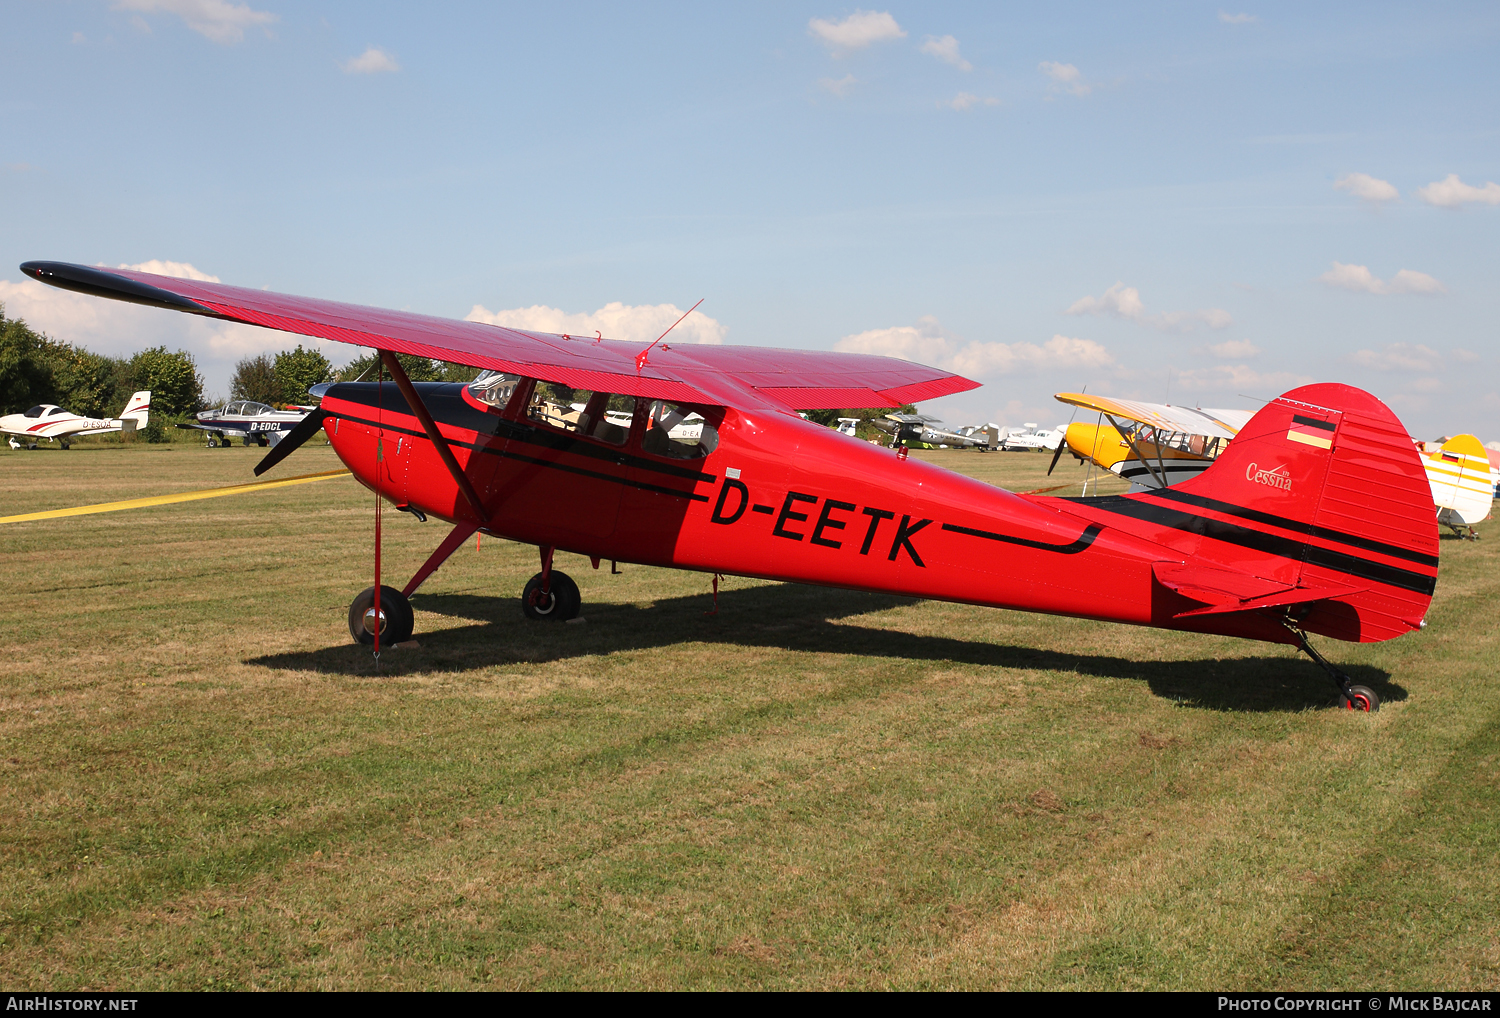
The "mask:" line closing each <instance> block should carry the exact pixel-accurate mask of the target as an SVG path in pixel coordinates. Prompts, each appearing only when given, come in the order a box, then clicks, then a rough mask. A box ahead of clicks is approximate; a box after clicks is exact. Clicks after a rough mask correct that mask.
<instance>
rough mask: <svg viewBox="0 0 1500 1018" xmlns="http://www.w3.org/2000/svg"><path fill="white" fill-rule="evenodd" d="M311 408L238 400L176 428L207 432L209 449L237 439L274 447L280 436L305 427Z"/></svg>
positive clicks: (226, 444)
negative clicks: (285, 406)
mask: <svg viewBox="0 0 1500 1018" xmlns="http://www.w3.org/2000/svg"><path fill="white" fill-rule="evenodd" d="M312 409H313V408H312V407H289V408H288V409H286V410H277V409H276V408H275V407H271V406H267V405H266V404H264V403H257V402H255V401H254V400H248V399H237V400H235V401H234V402H233V403H230V404H228V405H227V406H224V407H221V408H219V409H218V410H205V411H203V412H202V413H200V414H199V415H198V419H197V420H196V421H192V422H186V423H183V424H179V425H177V426H178V427H179V428H196V429H198V430H199V431H206V432H208V446H209V448H210V449H212V448H213V447H214V446H216V445H222V446H224V447H226V448H227V447H228V446H229V443H230V442H232V441H233V440H234V439H235V437H236V436H238V437H240V438H243V439H244V442H245V444H246V445H252V444H254V445H275V444H276V443H277V442H279V441H281V436H282V435H284V434H286V433H287V432H289V431H291V430H292V429H293V428H295V427H296V426H297V425H298V424H300V423H302V419H303V418H304V417H306V416H307V415H308V412H309V411H311V410H312Z"/></svg>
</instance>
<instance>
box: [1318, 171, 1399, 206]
mask: <svg viewBox="0 0 1500 1018" xmlns="http://www.w3.org/2000/svg"><path fill="white" fill-rule="evenodd" d="M1333 186H1334V187H1336V188H1338V189H1339V190H1340V191H1348V192H1349V193H1350V194H1352V195H1354V197H1356V198H1363V199H1364V200H1365V201H1367V202H1371V203H1373V204H1377V205H1378V204H1379V203H1380V202H1383V201H1395V200H1396V199H1397V198H1399V197H1401V192H1399V191H1397V190H1396V186H1395V185H1394V184H1392V183H1391V182H1390V181H1388V180H1381V179H1380V178H1379V177H1372V176H1370V175H1369V174H1368V173H1346V174H1345V175H1344V176H1342V177H1340V178H1339V179H1338V180H1336V181H1334V182H1333Z"/></svg>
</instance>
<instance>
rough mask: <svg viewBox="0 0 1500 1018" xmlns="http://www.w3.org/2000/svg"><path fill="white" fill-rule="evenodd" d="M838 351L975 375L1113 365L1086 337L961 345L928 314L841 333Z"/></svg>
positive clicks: (1105, 351)
mask: <svg viewBox="0 0 1500 1018" xmlns="http://www.w3.org/2000/svg"><path fill="white" fill-rule="evenodd" d="M833 348H834V349H835V350H837V351H839V352H840V353H868V354H878V355H880V356H884V357H900V358H901V359H902V360H908V361H918V362H920V363H923V364H932V365H935V366H937V367H942V368H946V369H948V370H949V371H956V372H958V373H959V374H961V375H967V376H969V377H971V378H979V377H984V376H987V375H990V376H993V375H1011V374H1017V373H1021V372H1029V371H1043V370H1050V369H1057V368H1060V369H1065V370H1078V369H1090V368H1093V369H1097V368H1104V367H1110V366H1112V365H1113V364H1114V363H1115V359H1114V357H1112V356H1110V353H1109V351H1108V350H1106V349H1105V348H1104V347H1103V346H1101V345H1100V344H1098V343H1095V342H1094V341H1093V340H1090V339H1075V338H1073V337H1071V336H1063V335H1056V336H1053V337H1052V338H1051V339H1049V340H1047V341H1046V342H1045V343H1042V344H1040V345H1038V344H1036V343H980V342H971V343H965V342H963V341H962V340H960V339H958V338H957V337H955V336H952V335H950V334H949V333H948V332H947V331H945V330H944V329H943V328H942V326H941V325H939V324H938V321H937V319H936V318H933V317H932V316H931V315H928V316H925V317H923V318H921V319H919V320H918V322H917V324H916V325H914V326H913V325H899V326H895V327H894V328H889V329H871V330H869V331H868V332H860V333H855V334H854V335H851V336H845V337H844V338H843V339H840V340H839V341H838V342H837V343H835V344H834V345H833Z"/></svg>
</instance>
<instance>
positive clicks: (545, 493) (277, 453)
mask: <svg viewBox="0 0 1500 1018" xmlns="http://www.w3.org/2000/svg"><path fill="white" fill-rule="evenodd" d="M21 268H22V271H23V272H25V273H26V274H27V275H28V276H31V277H32V278H34V279H38V280H40V281H42V282H45V283H49V284H51V285H54V286H61V287H65V288H67V289H71V290H77V291H81V292H84V293H89V294H94V295H97V296H104V297H111V298H115V299H120V300H127V301H131V302H134V303H138V304H145V305H149V306H153V307H158V308H165V309H170V310H176V311H186V312H188V313H191V314H197V315H206V316H209V317H213V318H217V319H220V320H223V321H230V322H247V323H254V324H257V325H261V326H265V327H269V328H276V329H281V330H283V331H287V332H293V333H296V334H298V335H307V336H316V337H321V338H326V339H334V340H338V341H340V342H345V343H353V344H357V345H360V346H367V347H373V348H374V349H376V350H377V351H379V359H380V362H381V363H382V364H383V365H384V370H385V371H388V372H389V373H390V375H391V377H392V383H391V384H384V383H383V382H381V381H376V382H356V383H339V384H336V385H333V386H331V387H330V388H329V389H328V390H327V392H326V393H325V394H324V396H323V399H322V403H321V405H320V407H319V408H318V409H317V410H315V411H313V412H312V413H311V414H309V415H308V416H307V418H306V419H305V420H304V421H303V422H302V423H301V424H300V425H298V426H297V428H296V429H294V430H293V431H292V433H291V434H290V435H288V436H287V440H286V441H283V442H281V443H280V444H279V445H278V446H277V447H276V448H275V449H272V450H271V451H270V452H269V453H267V455H266V456H265V458H264V459H263V460H262V461H261V463H260V465H259V466H258V467H256V471H257V473H259V472H263V471H264V470H266V469H269V468H270V467H271V466H273V465H275V464H276V463H278V462H280V461H281V460H282V459H283V458H284V457H286V456H287V455H289V454H290V453H291V452H292V451H293V450H294V449H296V447H297V446H298V445H299V444H300V443H302V442H304V441H306V440H307V439H308V438H310V437H312V436H313V435H315V434H318V433H319V432H321V433H323V434H326V435H327V436H328V438H329V440H330V442H331V443H332V445H333V448H334V451H335V452H336V453H337V454H338V456H339V458H340V459H342V460H343V461H344V463H345V464H346V465H348V467H349V468H350V469H351V471H353V473H354V475H355V476H356V477H357V478H358V479H359V480H360V482H361V483H362V484H364V485H365V486H366V487H368V488H370V489H372V490H373V491H374V492H375V493H376V495H377V503H376V504H377V506H379V504H380V501H379V500H381V499H383V500H387V501H390V502H393V503H395V504H396V506H397V508H402V509H407V510H409V511H411V512H412V513H413V515H418V514H419V513H420V514H421V516H422V517H434V516H435V517H438V518H440V519H444V520H447V521H448V522H450V523H451V524H452V530H451V532H450V533H449V534H448V535H447V537H445V538H444V539H443V541H442V542H441V543H440V544H439V546H438V548H437V549H436V550H435V551H434V552H433V553H432V555H431V556H430V557H429V558H428V559H427V561H426V562H425V563H424V564H423V565H422V566H421V568H419V569H418V570H417V571H416V573H415V574H414V575H413V576H412V578H411V580H410V581H409V582H408V583H407V584H406V586H405V588H404V589H402V590H396V589H393V588H391V587H389V586H386V585H384V584H383V583H382V582H381V558H380V543H379V533H380V530H379V528H378V527H377V528H376V530H375V533H376V544H375V555H374V573H375V583H374V585H373V586H372V587H370V588H369V589H368V590H366V591H364V592H362V593H360V594H359V595H358V596H356V597H355V598H354V601H353V603H352V604H351V605H350V608H349V628H350V634H351V636H352V637H353V638H354V639H356V640H358V641H359V642H361V643H367V644H372V645H373V646H374V648H375V649H376V651H377V652H378V651H379V648H380V647H381V646H382V644H388V643H394V642H398V641H400V640H404V639H405V638H406V637H407V636H409V635H410V633H411V631H412V626H413V615H412V609H411V604H410V601H409V598H410V596H411V594H412V593H413V592H414V591H415V590H416V589H417V588H418V587H420V586H421V584H422V583H423V582H424V581H425V580H426V579H427V578H428V577H429V576H430V575H431V574H432V573H433V571H434V570H436V569H437V568H438V567H439V566H440V565H441V564H442V563H443V562H444V561H445V560H446V559H447V558H448V556H449V555H450V554H452V552H453V551H454V550H455V549H456V548H458V547H459V546H460V545H462V544H463V543H464V542H465V541H466V540H467V539H468V538H469V537H471V536H473V535H474V533H475V532H476V531H482V532H484V533H491V534H497V535H500V536H502V537H506V538H509V539H511V540H515V541H520V542H524V543H528V544H535V545H537V546H538V549H539V553H540V561H541V571H540V572H538V573H537V574H536V575H535V576H533V577H532V578H531V580H530V581H528V582H527V584H526V586H525V589H524V590H523V592H522V597H521V601H522V608H523V610H524V612H525V614H526V615H527V616H528V617H529V618H533V619H566V618H571V617H575V616H576V615H577V613H578V610H579V602H580V598H579V594H578V588H577V585H576V584H575V583H573V581H572V580H571V579H569V578H568V577H567V576H566V575H564V574H563V573H562V572H560V571H559V570H557V569H555V568H554V567H553V557H554V552H555V551H556V550H557V549H564V550H567V551H571V552H575V553H578V554H581V555H584V556H588V557H589V558H591V559H592V560H593V562H594V564H595V566H596V567H597V565H598V563H599V562H600V561H601V560H606V559H612V560H617V561H626V562H638V563H646V564H651V565H660V566H670V567H676V568H683V569H694V570H699V571H702V572H705V573H715V574H718V573H734V574H738V575H745V576H756V577H762V578H766V579H773V580H781V581H793V582H800V583H818V584H826V585H829V586H837V587H845V588H850V589H857V590H869V591H878V592H886V593H899V594H905V595H911V596H915V597H923V598H935V599H939V600H947V601H958V602H965V603H971V604H979V605H988V606H993V607H1000V608H1013V609H1021V610H1026V611H1037V612H1046V613H1051V614H1056V615H1071V616H1077V617H1084V618H1093V619H1101V620H1107V621H1113V622H1123V623H1130V624H1135V625H1143V626H1156V627H1160V628H1165V629H1174V630H1186V631H1190V632H1202V633H1216V634H1220V635H1226V636H1238V637H1245V638H1248V639H1253V640H1262V641H1266V642H1270V643H1282V644H1290V645H1293V646H1296V647H1298V648H1299V649H1301V650H1302V651H1304V652H1305V653H1307V654H1308V656H1309V657H1311V658H1312V659H1313V660H1314V661H1315V662H1317V663H1318V664H1319V665H1320V666H1321V667H1322V668H1324V669H1325V670H1326V671H1327V672H1328V674H1329V675H1330V676H1331V677H1332V679H1333V681H1334V682H1335V684H1336V685H1337V686H1338V689H1339V695H1340V702H1341V703H1342V704H1343V705H1345V706H1347V707H1350V708H1353V709H1361V710H1367V711H1368V710H1375V709H1376V708H1378V706H1379V698H1378V696H1377V695H1376V694H1375V693H1374V691H1373V690H1370V689H1368V688H1366V687H1364V686H1359V685H1355V684H1354V683H1353V681H1352V680H1351V679H1350V678H1349V676H1347V675H1346V674H1344V673H1343V672H1342V671H1340V670H1339V669H1338V668H1336V667H1335V666H1334V665H1332V664H1331V663H1329V662H1328V661H1326V660H1325V659H1324V658H1323V657H1322V655H1320V654H1319V653H1318V652H1317V651H1316V650H1315V649H1314V648H1313V647H1312V646H1311V644H1310V643H1309V641H1308V634H1309V633H1320V634H1323V635H1326V636H1329V637H1332V638H1334V639H1340V640H1350V641H1359V642H1371V641H1378V640H1387V639H1391V638H1393V637H1396V636H1400V635H1402V634H1404V633H1408V632H1411V631H1414V630H1416V629H1418V628H1420V627H1421V626H1423V625H1424V624H1425V621H1424V616H1425V615H1426V613H1427V610H1428V606H1429V605H1430V604H1431V601H1432V594H1433V590H1434V589H1435V587H1436V584H1437V573H1438V542H1437V527H1436V525H1435V523H1434V522H1433V513H1432V493H1431V489H1430V488H1429V486H1428V484H1427V478H1426V474H1425V473H1424V471H1423V469H1422V464H1421V462H1420V457H1419V456H1418V454H1417V451H1416V449H1415V448H1414V447H1413V445H1412V443H1411V441H1410V440H1409V439H1408V438H1407V437H1406V429H1405V428H1403V427H1402V426H1401V424H1400V422H1399V421H1398V420H1397V419H1396V417H1395V415H1394V414H1392V413H1391V411H1390V410H1389V409H1388V408H1386V406H1385V405H1384V404H1383V403H1381V402H1380V401H1379V400H1377V399H1376V398H1375V397H1373V396H1371V395H1369V394H1368V393H1366V392H1362V391H1360V390H1359V389H1355V388H1352V387H1350V386H1347V385H1338V384H1321V385H1306V386H1302V387H1300V388H1297V389H1294V390H1292V391H1291V392H1288V393H1286V394H1285V395H1284V396H1282V397H1280V398H1278V399H1275V400H1272V401H1271V402H1270V403H1268V404H1266V405H1265V406H1264V407H1263V408H1262V409H1261V410H1260V411H1259V412H1258V413H1257V414H1256V415H1255V417H1254V418H1253V419H1252V420H1251V421H1250V423H1249V424H1248V425H1247V426H1246V427H1245V428H1244V429H1242V430H1241V432H1240V435H1239V437H1238V438H1237V439H1236V440H1235V441H1234V442H1233V443H1232V444H1231V445H1230V447H1229V448H1228V449H1227V450H1225V451H1224V453H1223V454H1221V455H1220V456H1219V458H1218V460H1217V461H1216V462H1215V464H1214V465H1213V466H1212V467H1211V468H1210V469H1208V470H1206V471H1204V472H1203V473H1202V474H1200V475H1199V476H1197V477H1196V478H1192V479H1190V480H1187V481H1184V482H1182V483H1181V484H1178V485H1177V486H1175V487H1171V488H1161V489H1155V490H1152V491H1150V492H1143V493H1141V494H1137V495H1118V496H1110V497H1104V498H1093V499H1066V498H1051V497H1046V496H1040V495H1032V496H1025V495H1017V494H1014V493H1011V492H1008V491H1005V490H1003V489H1001V488H998V487H996V486H994V485H990V484H985V483H982V482H980V481H976V480H973V479H971V478H968V477H963V476H960V475H958V474H955V473H952V472H950V471H946V470H943V469H941V468H940V467H937V466H934V465H932V464H929V463H924V462H922V461H920V460H916V459H910V458H904V457H901V456H893V455H892V454H891V453H890V452H888V451H886V450H882V449H879V448H876V447H875V446H873V445H870V444H868V443H863V442H847V441H845V440H844V438H843V437H842V436H838V435H834V434H833V433H832V431H831V429H828V428H824V427H820V426H818V425H816V424H812V423H810V422H808V421H804V420H802V419H801V418H800V417H798V416H797V414H796V411H797V410H812V409H831V408H835V407H845V406H849V405H851V404H854V405H864V406H880V405H886V406H891V407H897V406H901V405H903V404H905V403H908V402H914V401H919V400H924V399H931V398H936V397H939V396H944V395H949V394H952V393H955V392H961V391H964V390H967V389H971V388H974V387H975V385H976V383H974V382H972V381H970V380H968V379H966V378H962V377H960V376H957V375H954V374H952V373H950V372H947V371H943V370H939V369H934V368H928V367H923V366H922V365H919V364H913V363H910V362H907V361H902V360H897V359H895V358H885V357H874V356H867V355H859V354H838V353H822V352H813V351H800V350H768V349H760V348H750V347H738V348H736V347H730V346H697V345H691V344H682V345H674V346H672V347H671V348H670V349H668V348H667V347H666V346H663V345H659V344H660V338H658V340H657V342H655V343H652V344H651V345H650V346H648V347H646V348H645V349H641V348H640V345H639V344H629V343H621V342H610V341H604V340H595V339H588V340H583V339H577V340H573V339H568V338H566V337H562V336H552V335H543V334H539V333H532V332H522V331H519V330H515V329H507V328H500V327H495V326H490V325H484V324H480V323H477V322H462V321H450V320H445V319H438V318H431V317H428V316H425V315H416V314H411V313H407V312H399V311H387V310H379V309H373V308H360V307H355V306H352V305H348V304H337V303H333V302H328V301H319V300H313V299H308V298H302V297H288V296H283V295H280V294H275V293H270V292H267V291H263V290H253V289H244V288H240V287H234V286H226V285H223V284H219V283H208V282H202V281H198V280H189V279H179V278H174V277H167V276H158V275H153V274H150V273H145V272H138V271H135V270H131V269H105V268H90V267H87V266H82V265H69V264H64V263H58V262H28V263H26V264H24V265H23V266H22V267H21ZM397 353H407V354H415V355H418V356H422V357H431V358H435V359H443V360H448V361H455V362H458V363H461V364H469V365H473V366H475V367H480V368H485V369H488V371H487V373H486V374H485V375H484V376H482V377H481V378H480V379H478V380H476V381H475V382H473V383H470V384H462V383H421V384H413V383H412V382H411V381H410V380H409V379H408V378H407V376H406V373H405V371H404V370H403V369H402V367H401V364H400V361H399V360H398V359H397V357H396V354H397ZM538 380H546V381H551V382H558V383H561V384H563V385H568V386H572V387H574V388H575V389H581V388H585V387H588V388H589V389H590V395H589V397H588V400H587V401H586V403H585V409H584V411H583V412H582V413H581V414H580V415H579V417H578V418H577V419H576V420H575V421H574V422H573V423H572V425H571V426H558V425H554V424H550V423H547V422H546V421H543V420H538V419H535V418H533V417H532V416H531V415H530V412H529V411H530V408H531V407H532V406H533V405H534V403H533V392H534V390H535V388H536V386H537V384H538ZM611 394H615V395H614V396H612V395H611ZM626 397H631V398H633V404H634V407H633V412H632V417H631V426H630V428H629V429H628V430H627V429H624V428H622V427H619V426H615V425H611V424H609V422H608V421H607V420H602V418H603V416H604V415H603V411H604V409H605V408H606V407H607V406H608V405H609V403H610V401H611V399H616V400H622V399H624V398H626ZM689 413H697V414H698V415H699V416H701V417H702V418H703V422H704V423H703V426H702V428H701V431H700V433H699V438H698V441H697V442H679V441H675V440H672V439H670V438H669V437H668V436H666V435H662V434H659V432H661V431H662V430H663V429H664V427H666V426H667V425H668V422H670V421H671V420H672V419H673V418H674V417H677V416H678V415H681V416H682V417H684V418H685V417H686V416H687V415H688V414H689ZM601 420H602V424H596V423H594V422H596V421H601ZM1271 464H1275V465H1276V467H1277V470H1276V471H1275V472H1274V473H1272V472H1268V471H1266V470H1263V469H1261V468H1262V467H1267V466H1269V465H1271ZM377 519H378V517H377Z"/></svg>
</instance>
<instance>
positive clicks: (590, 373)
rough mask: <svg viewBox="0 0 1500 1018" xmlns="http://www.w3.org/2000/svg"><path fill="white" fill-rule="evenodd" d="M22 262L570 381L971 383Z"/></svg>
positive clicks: (825, 392)
mask: <svg viewBox="0 0 1500 1018" xmlns="http://www.w3.org/2000/svg"><path fill="white" fill-rule="evenodd" d="M21 269H22V271H23V272H25V273H26V274H27V275H29V276H32V277H33V278H35V279H38V280H40V281H42V282H44V283H49V284H51V285H53V286H59V287H63V288H64V289H70V290H78V291H81V292H84V293H90V294H93V295H95V296H100V297H110V298H114V299H116V300H125V301H130V302H132V303H137V304H146V305H150V306H154V307H160V308H167V309H170V310H175V311H186V312H188V313H191V314H198V315H208V316H211V317H215V318H221V319H224V320H226V321H231V322H242V323H245V324H247V325H258V326H261V327H263V328H268V329H277V330H280V331H282V332H290V333H294V334H296V335H299V336H312V337H315V338H318V339H330V340H335V341H337V342H340V343H351V344H353V345H355V346H366V347H373V348H376V349H381V350H391V351H394V352H396V353H404V354H414V355H416V356H419V357H430V358H433V359H436V360H443V361H451V362H453V363H456V364H467V365H471V366H473V367H477V368H490V369H493V370H496V371H507V372H512V373H514V374H518V375H524V376H526V377H528V378H540V379H543V380H545V381H549V382H558V383H561V384H563V385H567V386H570V387H572V388H575V389H587V390H590V391H593V392H616V393H620V394H622V395H627V396H642V397H647V398H653V399H668V400H673V401H677V402H684V403H714V404H721V405H726V406H738V407H741V408H745V407H747V405H750V404H755V403H761V404H762V405H767V406H770V407H774V408H777V409H794V410H821V409H838V408H844V407H897V406H901V405H902V404H903V403H911V402H915V401H917V400H921V399H933V398H935V397H938V396H946V395H949V394H951V393H955V392H963V391H965V390H967V389H972V388H975V387H976V386H977V385H978V384H979V383H978V382H974V381H970V380H969V379H967V378H964V377H962V376H960V375H955V374H953V373H951V372H947V371H942V370H940V369H937V368H930V367H926V366H924V365H921V364H914V363H912V362H909V361H903V360H899V359H897V358H894V357H874V356H869V355H865V354H845V353H826V352H815V351H807V350H775V349H769V348H762V347H743V346H741V347H730V346H698V345H681V346H678V345H674V344H672V343H671V341H670V337H668V341H667V343H666V344H665V345H663V346H658V347H656V348H655V349H653V350H652V351H651V352H650V355H649V359H648V361H647V363H646V364H645V366H644V367H643V368H641V369H637V367H636V364H635V358H636V355H637V354H639V353H640V352H641V350H642V349H644V347H645V344H642V343H625V342H619V341H615V340H596V339H593V338H575V337H569V336H556V335H550V334H546V333H538V332H523V331H520V330H517V329H507V328H501V327H498V326H493V325H485V324H483V323H480V322H463V321H455V320H453V319H448V318H435V317H431V316H429V315H418V314H411V313H409V312H405V311H389V310H385V309H382V308H370V307H362V306H359V305H355V304H340V303H338V302H335V301H326V300H315V299H312V298H308V297H293V296H288V295H286V294H279V293H270V292H268V291H265V290H250V289H245V288H243V287H238V286H225V285H223V284H221V283H205V282H200V281H198V280H192V279H178V278H175V277H170V276H158V275H155V274H153V273H149V272H137V271H134V270H131V269H106V268H96V267H89V266H83V265H70V264H67V263H63V262H27V263H26V264H25V265H22V266H21Z"/></svg>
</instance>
